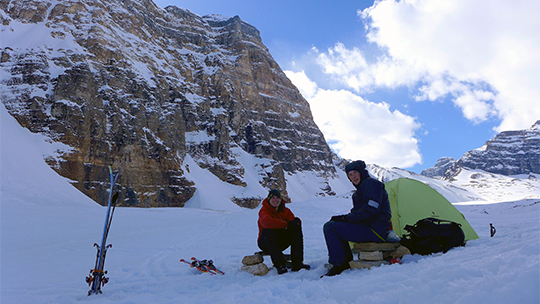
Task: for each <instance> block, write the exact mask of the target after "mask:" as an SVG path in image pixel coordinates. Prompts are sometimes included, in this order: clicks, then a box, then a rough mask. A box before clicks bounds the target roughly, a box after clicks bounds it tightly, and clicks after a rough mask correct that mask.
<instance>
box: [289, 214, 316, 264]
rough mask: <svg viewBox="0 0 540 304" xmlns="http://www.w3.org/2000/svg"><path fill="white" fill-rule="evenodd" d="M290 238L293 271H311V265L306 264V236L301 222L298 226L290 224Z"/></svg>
mask: <svg viewBox="0 0 540 304" xmlns="http://www.w3.org/2000/svg"><path fill="white" fill-rule="evenodd" d="M287 233H288V237H289V240H290V244H291V262H292V270H293V271H299V270H301V269H308V270H309V269H310V268H311V267H310V266H309V265H306V264H304V236H303V233H302V226H301V224H300V221H298V222H297V224H293V225H291V224H289V227H288V228H287Z"/></svg>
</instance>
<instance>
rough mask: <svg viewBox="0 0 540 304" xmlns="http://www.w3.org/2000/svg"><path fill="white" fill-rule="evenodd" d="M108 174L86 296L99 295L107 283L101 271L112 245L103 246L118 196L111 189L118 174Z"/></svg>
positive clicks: (103, 272) (103, 271)
mask: <svg viewBox="0 0 540 304" xmlns="http://www.w3.org/2000/svg"><path fill="white" fill-rule="evenodd" d="M109 173H110V178H111V188H110V192H109V202H108V206H107V215H106V217H105V227H103V237H102V239H101V245H98V244H97V243H94V247H96V248H97V255H96V264H95V266H94V268H93V269H90V274H89V275H88V276H87V277H86V283H88V286H90V290H89V291H88V295H92V294H100V293H101V287H103V286H104V285H105V284H106V283H107V282H109V278H107V277H105V274H107V271H106V270H103V267H104V266H105V256H106V254H107V250H108V249H109V248H111V247H112V245H111V244H109V245H105V244H106V243H107V236H108V235H109V229H111V222H112V218H113V215H114V210H115V208H116V202H117V201H118V196H119V195H120V193H119V192H116V193H114V194H113V190H114V189H113V188H114V185H115V184H116V181H117V180H118V176H119V175H120V172H118V173H116V175H115V174H114V172H113V170H112V168H111V167H109Z"/></svg>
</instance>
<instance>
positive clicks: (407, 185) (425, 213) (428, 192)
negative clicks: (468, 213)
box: [385, 178, 478, 241]
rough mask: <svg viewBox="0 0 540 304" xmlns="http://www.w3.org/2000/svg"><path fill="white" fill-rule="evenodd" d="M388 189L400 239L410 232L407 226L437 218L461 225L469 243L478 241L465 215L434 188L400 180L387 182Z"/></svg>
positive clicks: (409, 180)
mask: <svg viewBox="0 0 540 304" xmlns="http://www.w3.org/2000/svg"><path fill="white" fill-rule="evenodd" d="M385 188H386V192H388V198H389V200H390V208H391V209H392V226H393V228H394V231H395V232H396V234H397V235H398V236H400V237H401V236H403V233H405V232H406V231H405V229H404V228H405V226H406V225H410V226H412V225H414V224H416V222H417V221H419V220H421V219H424V218H426V217H433V218H438V219H442V220H449V221H453V222H456V223H460V224H461V228H462V229H463V233H464V234H465V241H469V240H474V239H477V238H478V234H476V232H475V231H474V229H473V228H472V227H471V225H470V224H469V222H467V220H466V219H465V217H464V216H463V214H461V212H459V211H458V210H457V209H456V207H454V205H452V204H451V203H450V202H449V201H448V200H447V199H446V198H444V196H442V195H441V194H440V193H439V192H437V191H435V190H434V189H433V188H431V187H430V186H428V185H426V184H424V183H422V182H420V181H417V180H414V179H410V178H398V179H395V180H392V181H389V182H387V183H386V185H385Z"/></svg>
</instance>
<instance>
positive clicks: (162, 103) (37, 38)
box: [0, 0, 336, 207]
mask: <svg viewBox="0 0 540 304" xmlns="http://www.w3.org/2000/svg"><path fill="white" fill-rule="evenodd" d="M0 10H1V12H0V13H1V14H0V18H1V32H0V33H1V35H2V45H1V48H2V49H1V57H0V73H1V74H0V75H1V77H0V97H1V100H2V102H3V103H4V105H5V107H6V108H7V109H8V111H9V113H10V114H11V115H13V116H14V117H15V118H16V119H17V120H18V121H19V123H20V124H21V125H22V126H24V127H26V128H28V129H30V130H31V131H32V132H40V133H44V134H47V135H48V136H49V137H50V138H51V140H53V141H59V142H62V143H64V144H66V145H67V146H69V147H70V149H66V150H64V151H58V154H57V155H55V156H49V157H48V158H47V161H48V163H49V164H50V165H51V167H53V168H54V169H55V170H56V171H57V172H58V173H59V174H60V175H62V176H65V177H67V178H69V179H70V180H71V181H72V183H73V185H74V186H75V187H77V188H78V189H80V190H81V191H83V192H84V193H86V194H87V195H88V196H90V197H92V198H93V199H94V200H96V201H97V202H99V203H104V202H106V199H105V197H104V195H105V194H106V191H105V189H106V187H107V180H108V169H107V167H108V166H112V167H113V168H115V169H122V174H121V178H120V184H121V187H122V188H123V190H124V191H123V193H124V200H123V201H122V202H121V205H123V206H139V207H158V206H183V205H184V204H185V202H186V201H188V200H189V199H190V198H191V197H192V196H193V194H194V192H195V190H196V188H197V185H196V184H195V183H194V182H193V181H192V180H190V179H189V178H187V177H186V174H187V173H188V172H186V171H188V170H189V167H187V166H185V164H184V162H185V160H186V157H188V156H189V157H191V158H192V159H193V160H194V161H195V162H196V164H197V165H198V166H200V167H201V168H204V169H207V170H209V171H211V172H212V173H213V174H214V175H215V176H217V177H218V178H219V179H221V180H222V181H223V182H227V183H230V184H233V185H238V186H240V187H246V186H248V181H247V180H246V179H245V172H246V170H257V171H258V174H259V176H260V179H259V181H258V183H260V184H261V185H262V186H264V187H265V188H267V189H268V188H274V187H276V188H281V189H285V177H284V176H285V174H286V173H287V172H289V173H291V172H296V171H316V172H318V174H319V175H320V176H326V177H331V176H333V175H334V174H335V173H336V172H335V167H334V166H333V162H332V152H331V151H330V149H329V148H328V146H327V144H326V142H325V140H324V137H323V135H322V133H321V132H320V130H319V129H318V127H317V126H316V124H315V123H314V121H313V118H312V116H311V111H310V108H309V104H308V103H307V101H306V100H305V99H304V98H303V97H302V96H301V95H300V93H299V91H298V90H297V89H296V88H295V87H294V86H293V84H292V83H291V82H290V81H289V79H288V78H287V77H286V76H285V74H284V73H283V71H282V70H281V69H280V67H279V66H278V64H277V63H276V62H275V61H274V60H273V58H272V56H271V55H270V53H269V51H268V49H267V48H266V47H265V46H264V45H263V43H262V41H261V38H260V35H259V32H258V30H257V29H256V28H254V27H253V26H251V25H249V24H247V23H245V22H244V21H242V20H241V19H240V18H239V17H233V18H223V17H220V16H204V17H201V16H198V15H195V14H193V13H191V12H190V11H188V10H184V9H180V8H177V7H174V6H169V7H167V8H165V9H162V8H159V7H157V6H156V5H155V4H154V3H153V2H151V1H149V0H122V1H120V0H79V1H76V0H74V1H52V0H40V1H38V0H34V1H22V0H15V1H6V0H0ZM244 152H247V153H248V154H249V155H252V156H254V157H255V158H256V159H261V160H267V161H261V162H259V163H257V164H256V165H254V167H249V168H246V167H245V165H242V164H241V163H240V161H239V157H240V154H241V153H244ZM285 192H286V191H285ZM327 192H328V193H331V192H332V190H331V189H327ZM263 195H264V193H263ZM231 200H232V201H233V202H235V203H237V204H239V205H242V206H248V205H251V206H252V205H253V202H258V198H252V197H233V198H231Z"/></svg>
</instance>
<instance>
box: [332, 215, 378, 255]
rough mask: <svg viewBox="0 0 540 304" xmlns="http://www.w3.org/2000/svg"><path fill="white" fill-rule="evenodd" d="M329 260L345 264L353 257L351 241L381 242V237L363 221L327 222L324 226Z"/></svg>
mask: <svg viewBox="0 0 540 304" xmlns="http://www.w3.org/2000/svg"><path fill="white" fill-rule="evenodd" d="M323 231H324V237H325V239H326V246H327V247H328V256H329V258H328V261H329V262H330V264H332V265H344V264H345V263H348V262H349V261H351V260H352V259H353V257H352V252H351V248H350V246H349V241H351V242H380V241H381V240H380V238H379V237H378V236H377V235H376V234H375V233H374V232H373V231H372V230H371V229H370V228H369V226H367V225H365V224H362V223H348V222H333V221H330V222H327V223H326V224H324V227H323Z"/></svg>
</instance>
